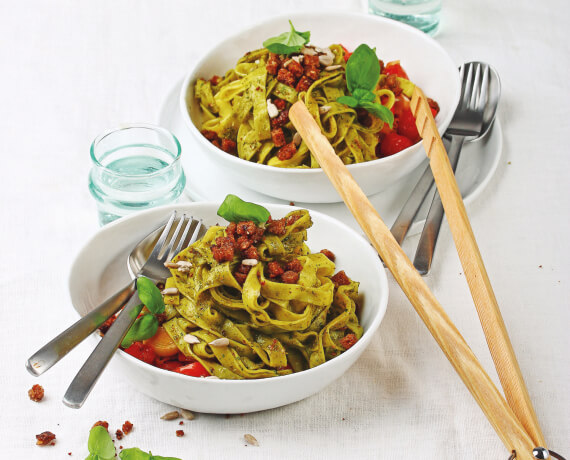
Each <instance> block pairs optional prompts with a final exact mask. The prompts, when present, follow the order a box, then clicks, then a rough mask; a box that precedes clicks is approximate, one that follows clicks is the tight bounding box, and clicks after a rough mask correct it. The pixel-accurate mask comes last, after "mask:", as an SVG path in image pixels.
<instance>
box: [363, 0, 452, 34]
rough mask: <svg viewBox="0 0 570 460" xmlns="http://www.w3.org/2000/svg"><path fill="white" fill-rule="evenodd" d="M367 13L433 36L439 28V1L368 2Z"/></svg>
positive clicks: (370, 0)
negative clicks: (392, 20) (402, 23)
mask: <svg viewBox="0 0 570 460" xmlns="http://www.w3.org/2000/svg"><path fill="white" fill-rule="evenodd" d="M368 12H369V13H372V14H377V15H379V16H384V17H386V18H390V19H395V20H396V21H400V22H404V23H406V24H408V25H410V26H413V27H415V28H416V29H420V30H421V31H423V32H425V33H427V34H429V35H434V34H435V33H436V32H437V30H438V27H439V19H440V14H441V0H368Z"/></svg>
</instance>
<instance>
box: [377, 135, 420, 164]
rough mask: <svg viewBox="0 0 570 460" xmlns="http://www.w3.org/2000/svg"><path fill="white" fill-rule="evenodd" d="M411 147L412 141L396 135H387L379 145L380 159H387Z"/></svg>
mask: <svg viewBox="0 0 570 460" xmlns="http://www.w3.org/2000/svg"><path fill="white" fill-rule="evenodd" d="M412 145H413V143H412V141H411V140H410V139H408V138H407V137H405V136H401V135H400V134H397V133H388V134H386V136H384V139H382V142H381V143H380V157H381V158H383V157H389V156H390V155H394V154H395V153H398V152H400V151H402V150H404V149H407V148H408V147H411V146H412Z"/></svg>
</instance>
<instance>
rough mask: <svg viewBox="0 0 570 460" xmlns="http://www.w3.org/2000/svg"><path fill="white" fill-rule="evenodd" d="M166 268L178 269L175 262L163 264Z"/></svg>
mask: <svg viewBox="0 0 570 460" xmlns="http://www.w3.org/2000/svg"><path fill="white" fill-rule="evenodd" d="M164 266H165V267H166V268H178V267H179V265H178V264H177V263H176V262H164Z"/></svg>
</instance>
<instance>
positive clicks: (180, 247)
mask: <svg viewBox="0 0 570 460" xmlns="http://www.w3.org/2000/svg"><path fill="white" fill-rule="evenodd" d="M184 217H186V215H184ZM194 222H195V220H194V218H193V217H190V218H189V219H188V222H187V224H186V226H185V227H184V232H183V233H182V235H181V236H180V239H179V240H178V243H177V244H176V247H175V248H174V249H173V250H172V252H171V253H170V254H169V255H168V260H170V259H172V258H173V257H174V256H175V255H176V254H178V253H179V252H180V251H182V250H183V249H184V248H186V245H185V244H184V242H185V241H186V239H187V236H188V232H189V231H190V228H192V224H193V223H194Z"/></svg>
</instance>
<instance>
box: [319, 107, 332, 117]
mask: <svg viewBox="0 0 570 460" xmlns="http://www.w3.org/2000/svg"><path fill="white" fill-rule="evenodd" d="M330 109H331V106H330V105H322V106H321V107H319V113H320V114H321V115H324V114H325V113H327V112H328V111H329V110H330Z"/></svg>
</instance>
